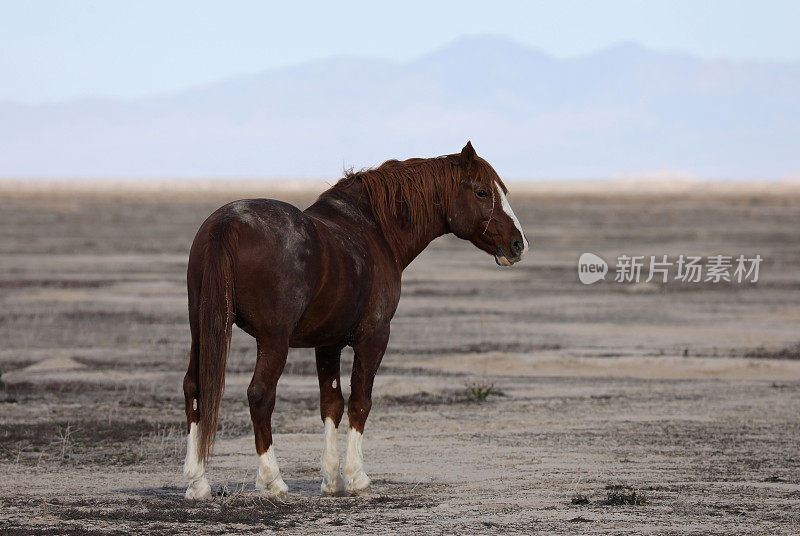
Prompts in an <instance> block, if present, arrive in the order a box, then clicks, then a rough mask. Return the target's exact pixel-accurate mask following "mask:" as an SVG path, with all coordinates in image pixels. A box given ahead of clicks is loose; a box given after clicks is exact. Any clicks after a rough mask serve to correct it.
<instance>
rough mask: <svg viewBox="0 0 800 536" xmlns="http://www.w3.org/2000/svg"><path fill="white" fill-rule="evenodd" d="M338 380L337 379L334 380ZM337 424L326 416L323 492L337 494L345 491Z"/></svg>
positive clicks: (323, 451)
mask: <svg viewBox="0 0 800 536" xmlns="http://www.w3.org/2000/svg"><path fill="white" fill-rule="evenodd" d="M333 381H336V380H333ZM336 436H337V430H336V425H335V424H334V423H333V419H331V418H330V417H326V418H325V446H324V447H323V450H322V460H321V461H322V493H325V494H326V495H336V494H337V493H341V492H342V491H344V479H343V478H342V473H340V472H339V453H338V452H337V450H336Z"/></svg>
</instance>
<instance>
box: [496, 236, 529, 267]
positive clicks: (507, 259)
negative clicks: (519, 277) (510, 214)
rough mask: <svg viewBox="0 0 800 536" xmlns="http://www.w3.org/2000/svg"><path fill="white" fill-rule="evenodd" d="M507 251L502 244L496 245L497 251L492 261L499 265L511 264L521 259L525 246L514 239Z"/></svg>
mask: <svg viewBox="0 0 800 536" xmlns="http://www.w3.org/2000/svg"><path fill="white" fill-rule="evenodd" d="M509 250H510V252H511V253H509V252H507V251H506V249H505V248H504V247H503V246H497V251H496V252H495V254H494V262H496V263H497V264H498V265H499V266H511V265H512V264H515V263H518V262H519V261H521V260H522V257H523V256H524V255H525V246H524V245H523V244H522V242H521V241H519V240H514V242H513V243H512V244H511V247H510V248H509Z"/></svg>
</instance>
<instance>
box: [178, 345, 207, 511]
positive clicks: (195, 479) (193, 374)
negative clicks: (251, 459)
mask: <svg viewBox="0 0 800 536" xmlns="http://www.w3.org/2000/svg"><path fill="white" fill-rule="evenodd" d="M193 339H194V338H193ZM197 350H198V348H197V343H196V342H195V341H194V340H192V348H191V350H190V352H189V370H188V371H186V376H184V378H183V397H184V400H185V403H186V425H187V428H188V434H189V435H188V436H187V439H186V460H185V461H184V462H183V475H184V476H185V477H186V478H187V479H188V480H189V487H188V488H187V489H186V495H185V496H186V498H187V499H207V498H209V497H211V486H209V484H208V480H206V471H205V464H204V463H203V460H202V459H201V457H200V449H199V448H198V444H199V442H200V422H199V421H200V418H199V416H198V414H197Z"/></svg>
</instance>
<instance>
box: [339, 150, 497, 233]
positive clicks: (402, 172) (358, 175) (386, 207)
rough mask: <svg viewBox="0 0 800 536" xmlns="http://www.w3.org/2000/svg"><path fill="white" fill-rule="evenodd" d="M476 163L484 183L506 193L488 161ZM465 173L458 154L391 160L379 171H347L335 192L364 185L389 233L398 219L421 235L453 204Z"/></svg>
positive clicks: (375, 213)
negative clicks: (354, 184)
mask: <svg viewBox="0 0 800 536" xmlns="http://www.w3.org/2000/svg"><path fill="white" fill-rule="evenodd" d="M474 163H475V164H476V166H475V169H476V175H477V178H478V180H479V181H480V182H482V183H484V184H486V185H487V186H489V185H490V184H491V182H492V181H497V182H498V184H499V185H500V188H502V189H503V192H504V193H505V192H506V191H507V189H506V187H505V185H504V184H503V182H502V181H501V180H500V179H499V177H497V173H495V171H494V170H493V169H492V167H491V166H490V165H489V163H488V162H486V161H485V160H483V159H482V158H480V157H477V156H476V157H475V160H474ZM462 170H463V168H462V163H461V160H460V157H459V155H458V154H453V155H445V156H438V157H435V158H410V159H408V160H387V161H386V162H384V163H383V164H381V165H380V166H378V167H376V168H369V169H363V170H361V171H353V170H349V171H346V172H345V176H344V178H342V179H341V180H339V182H337V183H336V184H335V185H334V187H333V189H334V190H335V189H337V188H339V187H346V186H349V185H350V184H352V183H353V182H355V181H358V182H360V183H361V184H362V185H363V188H364V191H365V192H366V194H367V197H368V198H369V203H370V205H371V207H372V213H373V215H374V216H375V218H376V219H377V220H378V223H379V224H380V225H381V227H382V228H383V230H384V232H385V233H387V234H391V231H392V221H393V220H395V221H396V219H397V218H400V219H401V220H403V221H405V222H408V226H409V227H410V230H411V231H412V232H417V231H419V230H420V228H421V226H422V225H423V224H424V223H425V222H427V221H432V220H434V219H435V218H436V217H437V216H441V214H442V213H443V211H445V210H447V207H449V206H450V205H451V204H452V202H453V200H454V198H455V195H456V191H457V189H458V185H459V183H460V181H461V179H462Z"/></svg>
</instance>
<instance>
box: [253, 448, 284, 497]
mask: <svg viewBox="0 0 800 536" xmlns="http://www.w3.org/2000/svg"><path fill="white" fill-rule="evenodd" d="M256 489H260V490H263V491H264V493H265V494H267V495H268V496H270V497H274V498H276V499H280V500H285V499H286V498H287V497H288V495H289V486H287V485H286V482H284V481H283V478H281V471H280V469H279V468H278V460H277V459H276V458H275V449H274V448H273V446H272V445H270V446H269V448H268V449H267V452H265V453H264V454H262V455H261V456H259V457H258V476H257V477H256Z"/></svg>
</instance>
